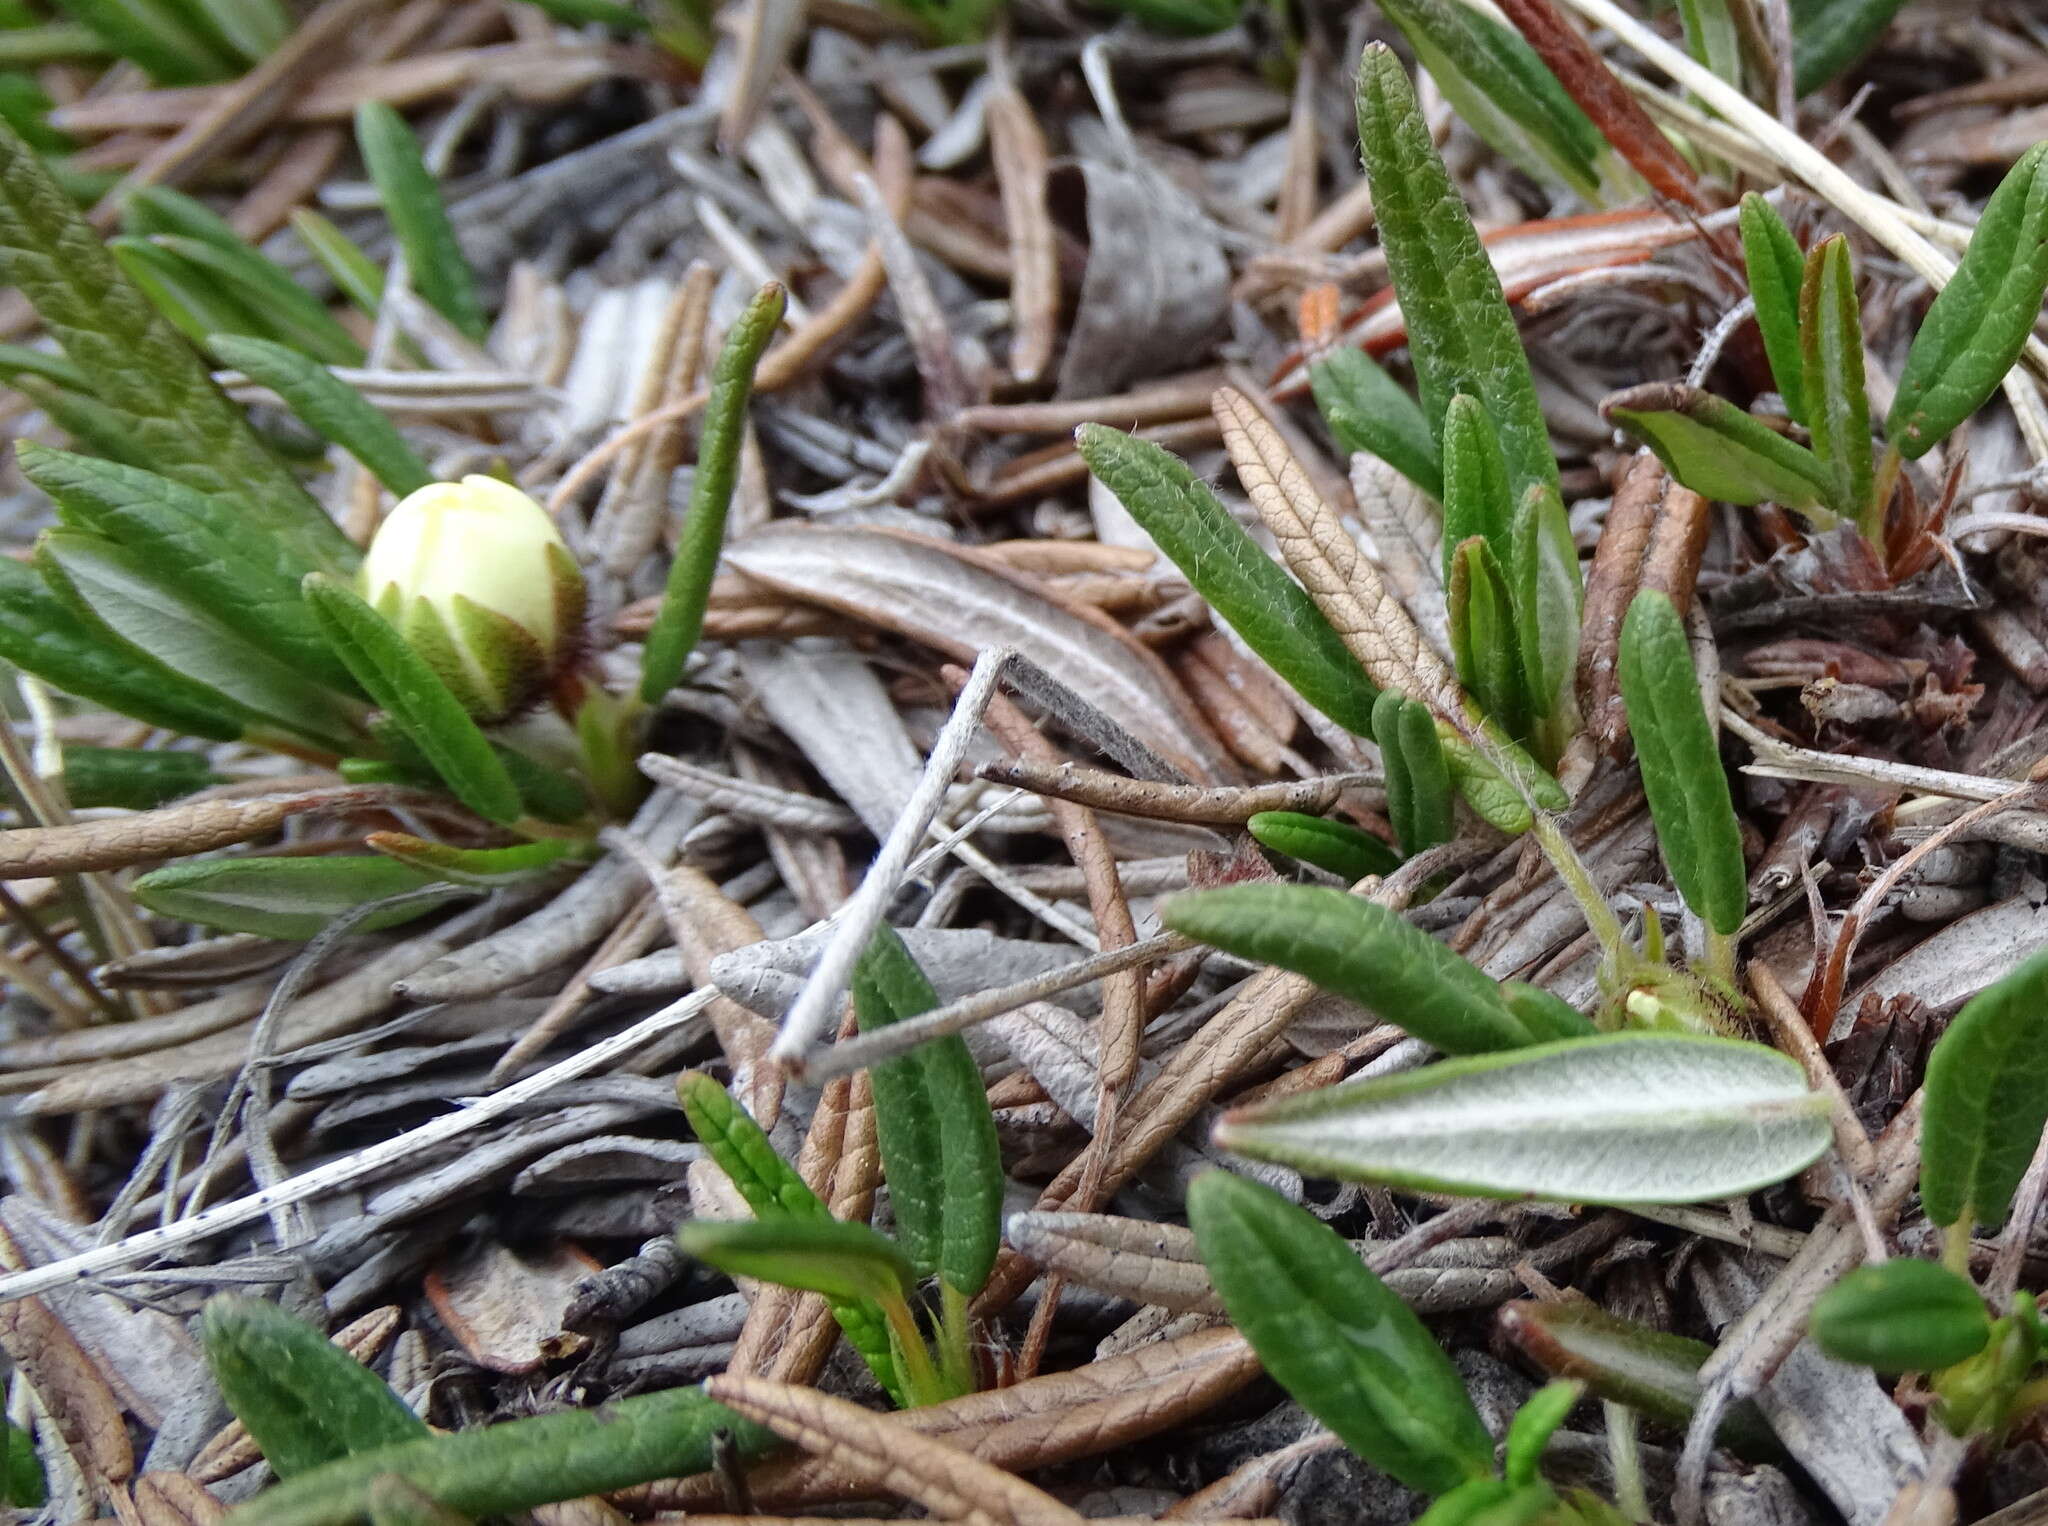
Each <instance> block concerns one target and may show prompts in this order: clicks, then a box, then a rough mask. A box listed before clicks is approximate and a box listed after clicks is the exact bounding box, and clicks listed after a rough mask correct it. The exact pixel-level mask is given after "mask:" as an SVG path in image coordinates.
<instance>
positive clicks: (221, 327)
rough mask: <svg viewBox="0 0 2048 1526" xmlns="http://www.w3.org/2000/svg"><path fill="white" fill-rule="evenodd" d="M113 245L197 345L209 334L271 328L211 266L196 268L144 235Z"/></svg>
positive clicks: (117, 257) (120, 261) (131, 274)
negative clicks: (226, 284) (203, 268)
mask: <svg viewBox="0 0 2048 1526" xmlns="http://www.w3.org/2000/svg"><path fill="white" fill-rule="evenodd" d="M107 249H108V252H110V253H111V254H112V255H113V256H114V262H115V263H116V264H117V265H119V266H120V267H121V269H122V271H123V273H125V274H126V275H127V277H128V279H129V280H131V281H133V282H134V283H135V285H136V286H137V287H138V288H139V289H140V290H141V291H142V292H143V294H144V295H146V296H147V297H148V298H149V300H150V301H151V302H153V303H155V304H156V308H157V311H158V312H160V313H162V314H163V315H164V317H165V318H167V319H169V320H170V322H171V326H172V327H173V328H175V329H177V331H178V332H179V333H181V334H183V335H184V336H185V338H186V339H188V340H190V341H191V342H192V343H193V344H195V345H198V344H204V343H205V342H206V336H207V335H208V334H215V333H233V334H255V333H262V332H265V331H266V329H267V325H266V324H265V322H264V320H263V318H262V316H261V315H260V314H259V313H258V312H257V310H256V309H255V308H253V307H251V306H249V305H248V303H246V302H245V301H243V300H242V298H241V296H240V295H239V294H238V293H236V292H234V291H231V290H229V289H228V288H227V287H225V286H223V285H222V284H221V282H220V281H219V279H218V278H217V277H215V276H214V274H213V273H212V272H211V271H206V270H199V269H195V268H194V267H193V266H192V265H191V264H190V263H188V262H187V261H185V260H183V259H181V258H179V257H178V256H177V255H175V254H173V253H172V252H171V251H170V250H168V249H164V248H160V247H158V246H157V245H156V244H154V243H152V242H151V241H150V240H148V239H144V238H110V239H108V240H107Z"/></svg>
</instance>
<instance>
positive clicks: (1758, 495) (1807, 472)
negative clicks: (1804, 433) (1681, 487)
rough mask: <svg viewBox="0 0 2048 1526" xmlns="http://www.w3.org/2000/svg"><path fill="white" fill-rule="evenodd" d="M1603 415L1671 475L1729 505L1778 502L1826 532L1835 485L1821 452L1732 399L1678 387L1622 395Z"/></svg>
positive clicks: (1656, 384)
mask: <svg viewBox="0 0 2048 1526" xmlns="http://www.w3.org/2000/svg"><path fill="white" fill-rule="evenodd" d="M1600 412H1601V413H1602V414H1603V415H1604V416H1605V417H1606V418H1607V419H1608V420H1610V421H1611V422H1613V423H1615V424H1617V425H1619V426H1620V427H1621V428H1623V429H1625V430H1627V431H1628V432H1629V433H1630V434H1632V435H1634V436H1635V437H1636V438H1637V439H1639V440H1641V441H1642V442H1643V443H1644V444H1645V445H1647V446H1649V447H1650V449H1651V450H1653V451H1655V452H1656V453H1657V459H1658V460H1659V461H1662V462H1663V463H1664V465H1665V466H1666V467H1668V468H1669V469H1670V472H1671V475H1672V476H1674V477H1676V478H1677V479H1678V480H1679V481H1680V482H1682V483H1684V484H1685V485H1686V486H1687V487H1689V488H1691V489H1692V490H1693V491H1694V492H1695V493H1699V494H1701V495H1702V496H1703V497H1707V498H1714V499H1718V500H1720V501H1721V502H1722V503H1735V504H1744V505H1748V504H1758V503H1764V502H1771V503H1776V504H1779V505H1781V506H1782V507H1784V508H1788V509H1797V510H1799V511H1800V512H1801V513H1803V514H1805V515H1807V516H1808V517H1809V518H1811V519H1813V520H1814V521H1815V522H1816V523H1818V524H1820V525H1822V526H1823V527H1825V526H1828V525H1832V524H1833V523H1834V522H1835V511H1834V508H1833V507H1832V505H1831V503H1830V495H1831V494H1832V493H1833V492H1834V488H1835V483H1834V480H1833V478H1832V477H1831V476H1830V475H1829V474H1828V471H1827V469H1826V468H1825V467H1824V466H1822V465H1821V463H1820V461H1819V459H1818V458H1817V457H1816V456H1815V455H1814V453H1813V452H1812V451H1810V450H1808V449H1807V448H1806V447H1805V446H1804V445H1800V444H1798V443H1796V442H1795V441H1792V440H1788V439H1786V438H1785V437H1784V436H1783V435H1781V434H1779V433H1778V432H1777V431H1776V430H1775V429H1772V428H1771V427H1770V425H1768V424H1765V423H1763V422H1762V421H1761V420H1758V419H1754V418H1751V417H1750V416H1749V415H1748V414H1746V413H1744V412H1743V411H1742V410H1741V409H1740V408H1738V407H1736V406H1735V405H1734V404H1733V403H1731V402H1729V401H1727V400H1726V399H1725V398H1719V397H1716V396H1714V395H1713V394H1712V393H1711V392H1702V391H1700V390H1699V389H1698V388H1697V387H1682V386H1679V385H1677V384H1675V383H1671V382H1651V383H1649V384H1648V385H1646V386H1641V387H1631V388H1629V389H1628V390H1627V391H1625V392H1617V393H1615V394H1614V395H1613V396H1612V397H1610V398H1608V399H1607V401H1606V402H1604V403H1602V404H1601V405H1600Z"/></svg>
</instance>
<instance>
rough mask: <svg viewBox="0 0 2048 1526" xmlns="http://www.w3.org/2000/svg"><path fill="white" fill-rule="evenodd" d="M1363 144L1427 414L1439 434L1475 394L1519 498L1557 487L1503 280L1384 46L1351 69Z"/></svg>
mask: <svg viewBox="0 0 2048 1526" xmlns="http://www.w3.org/2000/svg"><path fill="white" fill-rule="evenodd" d="M1358 138H1359V144H1360V147H1361V148H1362V149H1363V151H1364V157H1365V175H1366V179H1367V180H1368V181H1369V182H1370V183H1371V185H1372V195H1373V211H1374V214H1375V216H1376V217H1377V218H1378V220H1379V231H1380V241H1381V246H1382V248H1383V249H1384V250H1385V251H1386V256H1387V272H1388V274H1389V276H1390V277H1391V278H1392V280H1393V284H1394V290H1395V292H1396V294H1397V295H1398V296H1399V297H1400V300H1401V312H1402V315H1403V316H1404V318H1405V319H1406V321H1407V325H1408V349H1409V354H1410V355H1411V356H1412V357H1413V359H1414V362H1415V379H1416V382H1417V385H1418V387H1419V389H1420V391H1421V394H1422V411H1423V416H1424V417H1425V418H1428V419H1429V420H1430V421H1431V423H1432V425H1433V426H1434V427H1435V428H1436V429H1437V431H1438V433H1439V436H1441V434H1442V430H1443V420H1444V417H1445V413H1446V411H1447V410H1448V409H1449V407H1450V403H1451V399H1452V398H1454V397H1456V396H1457V395H1458V394H1459V393H1460V392H1467V393H1470V394H1471V395H1472V396H1474V397H1476V398H1477V399H1478V400H1479V401H1480V402H1481V403H1483V404H1485V406H1486V412H1487V415H1488V417H1490V418H1491V419H1492V421H1493V425H1494V428H1495V430H1496V431H1497V432H1498V434H1499V437H1500V445H1501V451H1502V454H1503V455H1504V456H1505V457H1506V459H1507V466H1508V480H1509V482H1510V483H1511V484H1512V485H1513V491H1514V493H1515V494H1516V495H1517V496H1519V495H1520V493H1521V492H1522V490H1523V489H1524V488H1525V487H1527V486H1528V485H1529V484H1530V483H1532V482H1542V483H1547V484H1548V485H1550V486H1551V487H1555V486H1557V462H1556V460H1555V458H1554V457H1553V456H1552V454H1551V449H1550V434H1549V431H1548V429H1547V427H1546V426H1545V424H1544V422H1543V410H1542V408H1541V407H1540V406H1539V405H1538V403H1537V400H1536V383H1535V380H1534V378H1533V377H1532V376H1531V375H1530V372H1529V358H1528V356H1527V355H1526V354H1525V353H1524V352H1523V350H1522V340H1521V336H1520V335H1519V334H1517V333H1516V331H1515V320H1514V315H1513V314H1512V313H1511V312H1509V311H1508V304H1507V299H1506V298H1505V297H1504V296H1503V295H1502V293H1501V287H1500V277H1499V276H1498V275H1497V274H1496V273H1495V272H1494V268H1493V262H1492V261H1491V260H1489V259H1488V258H1487V257H1486V251H1485V249H1483V248H1482V247H1481V246H1480V243H1479V235H1478V233H1477V232H1476V231H1475V230H1474V228H1473V226H1472V218H1471V215H1470V214H1469V213H1468V212H1467V211H1466V210H1465V204H1464V202H1462V201H1461V200H1459V198H1458V192H1457V188H1456V187H1455V186H1454V185H1452V183H1451V178H1450V175H1449V174H1448V173H1447V172H1446V171H1445V169H1444V166H1443V161H1442V160H1441V159H1440V158H1438V157H1437V152H1436V145H1435V143H1434V141H1433V140H1432V139H1431V137H1430V132H1429V124H1428V123H1427V122H1426V121H1425V120H1424V119H1423V116H1422V110H1421V108H1420V107H1419V106H1418V105H1417V104H1416V101H1415V92H1414V89H1413V88H1412V87H1411V86H1410V85H1409V83H1408V76H1407V75H1406V74H1405V73H1403V72H1402V68H1401V62H1400V60H1399V59H1398V58H1396V57H1395V56H1394V54H1393V53H1392V51H1391V50H1389V49H1388V48H1387V47H1385V46H1384V45H1383V44H1380V43H1372V44H1369V45H1368V46H1367V47H1366V50H1365V55H1364V57H1363V58H1362V59H1361V60H1360V63H1359V67H1358Z"/></svg>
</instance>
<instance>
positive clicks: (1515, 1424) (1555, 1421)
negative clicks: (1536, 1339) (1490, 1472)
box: [1501, 1378, 1586, 1488]
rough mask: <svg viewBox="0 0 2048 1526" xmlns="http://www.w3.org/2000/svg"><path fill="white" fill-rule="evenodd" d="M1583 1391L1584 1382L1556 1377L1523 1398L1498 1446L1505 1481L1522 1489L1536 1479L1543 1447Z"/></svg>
mask: <svg viewBox="0 0 2048 1526" xmlns="http://www.w3.org/2000/svg"><path fill="white" fill-rule="evenodd" d="M1585 1393H1586V1385H1585V1384H1583V1383H1577V1382H1573V1381H1572V1380H1570V1379H1568V1378H1559V1379H1557V1380H1555V1381H1553V1382H1550V1383H1546V1384H1544V1385H1543V1386H1542V1387H1541V1388H1539V1389H1537V1390H1536V1392H1534V1393H1533V1394H1531V1395H1529V1397H1528V1398H1527V1399H1526V1400H1525V1401H1523V1404H1522V1407H1521V1408H1520V1409H1518V1410H1516V1411H1515V1418H1514V1419H1513V1420H1511V1421H1509V1422H1508V1435H1507V1442H1506V1444H1505V1445H1504V1446H1503V1448H1502V1456H1501V1473H1502V1476H1503V1477H1505V1478H1506V1480H1507V1482H1508V1483H1510V1484H1512V1485H1514V1486H1515V1487H1516V1488H1522V1487H1524V1486H1526V1485H1529V1484H1533V1483H1535V1482H1536V1480H1537V1478H1538V1477H1539V1473H1538V1469H1539V1468H1540V1467H1541V1465H1542V1462H1543V1449H1544V1448H1545V1447H1547V1446H1549V1445H1550V1438H1551V1437H1552V1436H1554V1435H1556V1434H1557V1428H1558V1427H1559V1426H1561V1425H1563V1424H1564V1422H1565V1417H1566V1416H1567V1415H1569V1414H1570V1413H1571V1412H1572V1409H1573V1406H1575V1405H1576V1404H1577V1403H1578V1402H1579V1400H1580V1399H1582V1398H1584V1397H1585Z"/></svg>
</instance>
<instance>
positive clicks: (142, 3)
mask: <svg viewBox="0 0 2048 1526" xmlns="http://www.w3.org/2000/svg"><path fill="white" fill-rule="evenodd" d="M58 9H59V10H61V11H62V12H63V13H64V14H65V15H67V16H69V17H71V18H72V19H73V20H74V21H77V22H79V23H81V24H83V25H84V26H86V27H87V28H89V29H90V30H91V31H92V32H93V33H95V34H96V35H97V36H99V37H100V38H102V39H103V40H104V41H105V42H106V44H107V46H108V47H109V48H111V49H112V50H113V51H114V52H116V53H118V54H120V55H121V56H122V57H123V58H126V59H130V60H132V61H133V62H135V63H137V64H139V65H141V66H142V68H143V70H144V71H145V72H147V73H148V74H149V76H150V77H151V78H152V79H154V80H155V81H156V82H157V83H158V84H160V85H198V84H204V83H205V82H207V81H209V80H217V79H223V78H225V77H227V76H229V75H232V74H235V73H237V72H239V71H238V70H237V69H236V67H235V61H234V59H233V58H231V57H230V56H229V55H228V54H227V53H226V51H225V50H223V49H222V48H221V46H220V45H219V43H218V42H216V41H215V40H213V39H212V38H209V37H208V36H206V34H205V33H204V32H203V31H201V30H200V29H198V28H197V27H195V26H194V25H193V22H192V18H191V16H190V14H189V13H188V12H185V11H184V10H182V9H181V8H180V7H178V6H176V5H172V4H170V3H168V0H63V3H62V4H61V5H60V6H58Z"/></svg>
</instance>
